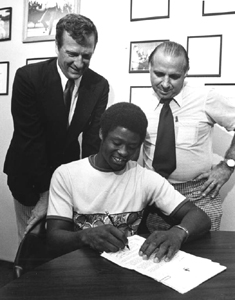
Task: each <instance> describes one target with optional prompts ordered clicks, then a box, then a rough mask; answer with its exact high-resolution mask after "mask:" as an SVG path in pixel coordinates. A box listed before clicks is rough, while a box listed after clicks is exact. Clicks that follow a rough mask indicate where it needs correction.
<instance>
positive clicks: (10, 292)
mask: <svg viewBox="0 0 235 300" xmlns="http://www.w3.org/2000/svg"><path fill="white" fill-rule="evenodd" d="M182 250H184V251H186V252H188V253H192V254H194V255H198V256H201V257H205V258H209V259H211V260H213V261H216V262H219V263H220V264H222V265H225V266H226V267H227V270H226V271H224V272H222V273H220V274H218V275H217V276H215V277H213V278H211V279H209V280H208V281H206V282H204V283H202V284H201V285H200V286H198V287H196V288H194V289H193V290H191V291H189V292H188V293H186V294H183V295H182V294H180V293H178V292H176V291H174V290H173V289H171V288H169V287H167V286H164V285H163V284H161V283H158V282H157V281H155V280H153V279H151V278H149V277H146V276H143V275H141V274H139V273H137V272H135V271H131V270H127V269H124V268H121V267H119V266H117V265H115V264H113V263H111V262H109V261H107V260H106V259H104V258H102V257H100V256H99V254H98V253H96V252H95V251H93V250H91V249H87V248H86V249H80V250H77V251H74V252H71V253H69V254H66V255H64V256H61V257H59V258H57V259H54V260H52V261H50V262H48V263H46V264H44V265H42V266H40V267H39V268H37V269H35V270H34V271H32V272H29V273H27V274H25V275H24V276H22V277H21V278H19V279H17V280H14V281H13V282H11V283H9V284H8V285H6V286H5V287H3V288H2V289H1V290H0V299H1V300H2V299H8V300H9V299H21V300H26V299H30V300H32V299H33V300H35V299H43V300H45V299H53V300H54V299H56V300H58V299H63V300H70V299H76V300H78V299H85V300H87V299H99V300H100V299H107V300H114V299H122V300H123V299H124V300H126V299H128V300H129V299H132V300H138V299H141V300H144V299H148V300H151V299H154V300H156V299H161V300H175V299H187V300H191V299H196V300H210V299H213V300H220V299H223V300H225V299H226V300H227V299H233V300H234V299H235V232H225V231H224V232H222V231H220V232H210V233H208V234H206V235H205V236H204V237H203V238H201V239H199V240H197V241H194V242H190V243H188V244H186V245H184V246H183V247H182Z"/></svg>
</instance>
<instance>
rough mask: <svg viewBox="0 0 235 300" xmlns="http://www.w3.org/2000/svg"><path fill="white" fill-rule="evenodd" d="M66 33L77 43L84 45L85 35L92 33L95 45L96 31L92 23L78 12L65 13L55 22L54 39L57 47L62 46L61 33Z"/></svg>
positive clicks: (96, 39) (96, 40)
mask: <svg viewBox="0 0 235 300" xmlns="http://www.w3.org/2000/svg"><path fill="white" fill-rule="evenodd" d="M64 31H67V32H68V34H69V35H70V36H71V37H72V38H73V39H74V40H75V41H76V42H77V43H78V44H81V45H84V44H85V43H86V40H87V37H89V36H90V35H92V34H94V37H95V45H96V44H97V42H98V32H97V29H96V26H95V25H94V23H93V22H92V21H91V20H90V19H88V18H87V17H85V16H82V15H78V14H67V15H65V16H64V17H63V18H61V19H60V20H59V21H58V23H57V24H56V35H55V40H56V44H57V47H58V49H60V48H61V47H62V46H63V34H64Z"/></svg>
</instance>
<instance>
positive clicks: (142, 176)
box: [47, 158, 185, 233]
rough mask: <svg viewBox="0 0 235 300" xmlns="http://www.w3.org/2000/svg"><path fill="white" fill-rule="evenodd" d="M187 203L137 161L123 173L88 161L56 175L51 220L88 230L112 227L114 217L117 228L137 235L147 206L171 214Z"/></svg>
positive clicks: (49, 207) (163, 180)
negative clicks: (67, 221)
mask: <svg viewBox="0 0 235 300" xmlns="http://www.w3.org/2000/svg"><path fill="white" fill-rule="evenodd" d="M184 200H185V197H184V196H183V195H181V194H180V193H179V192H178V191H176V190H175V189H174V188H173V186H172V185H170V184H169V183H168V181H167V180H165V179H164V178H163V177H161V176H160V175H158V174H157V173H155V172H153V171H150V170H147V169H145V168H143V167H141V166H140V165H139V164H137V163H136V162H134V161H129V162H128V163H127V165H126V168H125V169H124V170H122V171H119V172H104V171H101V170H98V169H96V168H95V167H93V166H92V165H91V160H90V158H85V159H82V160H78V161H74V162H71V163H69V164H65V165H62V166H60V167H59V168H58V169H57V170H56V171H55V172H54V174H53V176H52V180H51V186H50V197H49V206H48V213H47V218H48V219H50V218H56V219H64V220H69V221H72V220H73V221H74V223H75V225H76V226H77V227H78V228H79V229H84V228H88V227H95V226H99V225H102V224H110V223H111V220H110V217H111V219H112V221H113V223H114V224H115V226H117V227H125V228H126V227H128V228H129V230H130V231H132V233H134V232H136V230H137V228H138V225H139V223H140V221H141V218H142V214H143V209H144V208H145V207H146V206H147V204H150V205H151V204H153V203H155V205H156V206H157V207H158V208H159V209H160V210H161V211H162V212H163V213H164V214H165V215H170V214H171V213H172V212H173V211H174V210H175V208H176V207H177V206H179V205H180V204H182V203H184ZM108 214H110V216H109V215H108ZM76 226H75V227H76Z"/></svg>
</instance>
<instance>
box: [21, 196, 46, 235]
mask: <svg viewBox="0 0 235 300" xmlns="http://www.w3.org/2000/svg"><path fill="white" fill-rule="evenodd" d="M48 198H49V192H48V191H46V192H44V193H42V194H41V197H40V199H39V200H38V202H37V204H36V205H35V207H34V209H33V210H32V213H31V216H30V218H29V219H28V221H27V227H26V229H25V233H24V234H26V233H28V232H29V231H30V229H31V228H32V227H33V226H34V225H35V224H36V223H37V222H38V221H39V220H41V219H42V218H43V217H45V215H46V213H47V207H48Z"/></svg>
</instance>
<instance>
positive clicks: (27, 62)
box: [26, 56, 55, 65]
mask: <svg viewBox="0 0 235 300" xmlns="http://www.w3.org/2000/svg"><path fill="white" fill-rule="evenodd" d="M54 57H55V56H52V57H40V58H27V59H26V65H29V64H34V63H37V62H40V61H44V60H47V59H51V58H54Z"/></svg>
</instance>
